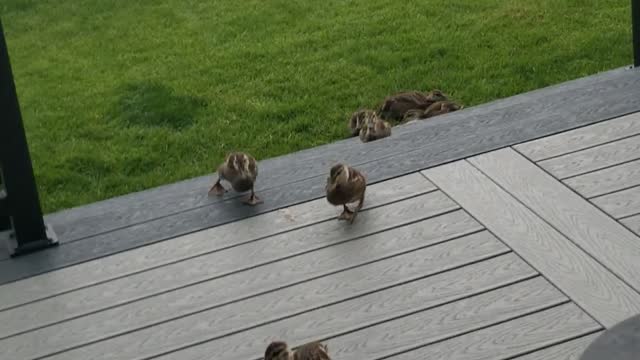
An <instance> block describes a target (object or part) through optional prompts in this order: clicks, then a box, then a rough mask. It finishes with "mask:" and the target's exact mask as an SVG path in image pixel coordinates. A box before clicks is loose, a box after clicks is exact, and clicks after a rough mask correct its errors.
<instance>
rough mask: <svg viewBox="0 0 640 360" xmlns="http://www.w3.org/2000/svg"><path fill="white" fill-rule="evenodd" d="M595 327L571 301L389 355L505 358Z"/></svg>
mask: <svg viewBox="0 0 640 360" xmlns="http://www.w3.org/2000/svg"><path fill="white" fill-rule="evenodd" d="M597 329H599V325H598V324H597V323H596V322H595V321H593V320H592V319H591V318H590V317H589V316H588V315H587V314H585V313H584V312H583V311H582V310H580V309H579V308H578V307H576V306H575V305H573V304H566V305H562V306H558V307H555V308H552V309H549V310H547V311H544V312H540V313H536V314H532V315H529V316H525V317H522V318H518V319H515V320H512V321H509V322H506V323H502V324H498V325H495V326H492V327H489V328H486V329H483V330H479V331H476V332H472V333H469V334H466V335H462V336H460V337H456V338H453V339H451V340H448V341H443V342H441V343H438V344H435V345H432V346H427V347H421V348H418V349H416V350H414V351H410V352H406V353H403V354H401V355H399V356H394V357H392V358H391V359H393V360H404V359H407V360H408V359H412V360H413V359H456V360H492V359H496V358H498V359H506V358H508V357H511V356H516V355H518V354H521V353H524V352H528V351H531V350H533V349H536V348H538V347H541V346H545V345H549V344H554V343H558V342H561V341H562V340H564V339H570V338H572V337H575V336H576V335H581V334H587V333H589V332H592V331H595V330H597Z"/></svg>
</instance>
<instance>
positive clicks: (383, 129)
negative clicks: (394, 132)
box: [360, 112, 391, 143]
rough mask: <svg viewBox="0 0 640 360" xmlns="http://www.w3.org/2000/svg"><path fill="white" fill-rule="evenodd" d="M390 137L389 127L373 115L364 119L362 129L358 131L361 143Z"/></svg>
mask: <svg viewBox="0 0 640 360" xmlns="http://www.w3.org/2000/svg"><path fill="white" fill-rule="evenodd" d="M390 135H391V125H389V123H388V122H386V121H384V120H382V119H380V118H379V117H378V116H377V115H376V114H375V113H373V112H372V113H371V114H370V116H368V117H366V118H365V121H364V124H363V125H362V129H360V140H361V141H362V142H365V143H366V142H369V141H374V140H378V139H382V138H386V137H387V136H390Z"/></svg>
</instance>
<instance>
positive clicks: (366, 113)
mask: <svg viewBox="0 0 640 360" xmlns="http://www.w3.org/2000/svg"><path fill="white" fill-rule="evenodd" d="M373 115H375V112H373V110H368V109H360V110H358V111H356V112H354V113H353V114H351V118H350V119H349V131H350V132H351V136H358V134H360V129H362V126H363V125H364V123H365V121H366V119H367V118H368V117H371V116H373Z"/></svg>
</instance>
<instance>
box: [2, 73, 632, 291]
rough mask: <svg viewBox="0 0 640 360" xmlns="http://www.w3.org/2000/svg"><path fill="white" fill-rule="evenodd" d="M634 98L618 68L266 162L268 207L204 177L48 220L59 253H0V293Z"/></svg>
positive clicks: (606, 114) (522, 136)
mask: <svg viewBox="0 0 640 360" xmlns="http://www.w3.org/2000/svg"><path fill="white" fill-rule="evenodd" d="M638 98H640V70H638V69H617V70H613V71H608V72H604V73H601V74H597V75H594V76H590V77H586V78H582V79H578V80H574V81H570V82H566V83H562V84H559V85H555V86H551V87H548V88H544V89H540V90H536V91H532V92H529V93H525V94H521V95H517V96H514V97H510V98H506V99H502V100H498V101H494V102H492V103H488V104H484V105H480V106H475V107H470V108H467V109H464V110H462V111H459V112H455V113H451V114H446V115H442V116H438V117H437V118H433V119H431V120H429V121H427V122H419V123H415V124H411V125H406V126H402V127H398V128H396V129H394V134H393V136H392V137H391V138H388V139H382V140H379V141H375V142H371V143H367V144H361V143H360V142H359V140H357V139H348V140H343V141H338V142H336V143H332V144H328V145H325V146H320V147H317V148H313V149H309V150H305V151H301V152H298V153H295V154H291V155H286V156H282V157H278V158H274V159H267V160H264V161H261V162H260V176H259V179H258V184H257V186H258V192H259V193H260V194H261V195H262V197H263V198H264V199H265V203H264V204H262V205H260V206H258V207H255V208H247V207H246V206H244V205H242V204H240V203H239V202H238V201H237V197H238V195H236V194H232V193H231V194H228V195H225V196H224V197H223V198H221V199H218V198H209V197H207V194H206V192H207V189H208V187H209V186H210V185H211V183H212V182H213V180H214V178H213V176H203V177H199V178H196V179H192V180H187V181H183V182H180V183H176V184H171V185H166V186H162V187H159V188H156V189H151V190H148V191H143V192H139V193H134V194H130V195H126V196H122V197H119V198H115V199H110V200H106V201H102V202H99V203H95V204H90V205H87V206H82V207H79V208H74V209H70V210H65V211H61V212H59V213H55V214H50V215H48V216H47V221H48V222H49V223H50V224H51V225H52V226H53V228H54V230H55V231H56V234H57V236H58V238H59V239H60V242H61V245H60V246H59V247H56V248H52V249H49V250H47V251H44V252H40V253H37V254H34V255H32V256H29V257H23V258H17V259H9V258H8V254H7V252H6V249H1V248H0V284H2V283H7V282H10V281H15V280H17V279H21V278H25V277H29V276H32V275H35V274H40V273H44V272H47V271H51V270H55V269H59V268H63V267H65V266H69V265H73V264H78V263H81V262H83V261H88V260H92V259H96V258H99V257H103V256H107V255H110V254H114V253H117V252H121V251H126V250H130V249H133V248H136V247H139V246H143V245H148V244H151V243H155V242H159V241H163V240H166V239H170V238H173V237H176V236H181V235H185V234H189V233H192V232H197V231H199V230H203V229H207V228H211V227H214V226H219V225H223V224H225V223H229V222H233V221H237V220H240V219H245V218H247V217H251V216H255V215H258V214H263V213H267V212H270V211H273V210H277V209H282V208H286V207H289V206H292V205H295V204H299V203H303V202H306V201H310V200H314V199H318V198H321V197H322V196H323V191H324V181H325V178H326V172H327V169H328V168H329V167H330V166H331V165H332V164H333V163H335V162H338V161H345V162H348V163H350V164H352V165H355V166H358V167H359V168H361V169H362V170H363V171H365V172H366V173H367V175H368V178H369V182H370V183H376V182H380V181H384V180H388V179H392V178H394V177H397V176H401V175H405V174H409V173H413V172H416V171H419V170H422V169H425V168H428V167H432V166H435V165H439V164H443V163H446V162H450V161H454V160H459V159H463V158H466V157H469V156H473V155H477V154H479V153H483V152H486V151H491V150H496V149H499V148H502V147H504V146H510V145H514V144H517V143H521V142H524V141H528V140H532V139H536V138H540V137H544V136H548V135H552V134H555V133H558V132H562V131H566V130H569V129H573V128H576V127H580V126H584V125H588V124H593V123H597V122H601V121H603V120H606V119H610V118H614V117H618V116H621V115H625V114H628V113H632V112H636V111H639V110H640V102H638V101H637V99H638ZM633 129H635V130H633ZM633 129H631V130H630V129H621V130H618V131H627V133H628V131H637V127H636V128H633ZM629 141H630V143H633V141H632V140H629ZM635 145H637V143H633V144H628V145H624V144H623V146H622V147H623V148H624V149H622V150H620V151H624V150H625V149H626V150H627V152H628V153H629V152H633V150H634V149H636V147H634V146H635ZM214 166H215V164H212V168H213V167H214ZM629 221H633V219H631V220H629Z"/></svg>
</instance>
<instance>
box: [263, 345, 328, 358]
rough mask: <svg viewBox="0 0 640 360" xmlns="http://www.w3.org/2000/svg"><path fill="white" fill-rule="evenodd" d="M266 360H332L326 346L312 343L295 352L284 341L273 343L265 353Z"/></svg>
mask: <svg viewBox="0 0 640 360" xmlns="http://www.w3.org/2000/svg"><path fill="white" fill-rule="evenodd" d="M264 360H331V357H329V348H328V347H327V345H326V344H322V343H320V342H312V343H308V344H305V345H302V346H300V347H299V348H297V349H296V350H294V351H291V350H289V346H288V345H287V343H286V342H284V341H273V342H272V343H271V344H269V346H268V347H267V350H266V351H265V352H264Z"/></svg>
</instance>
